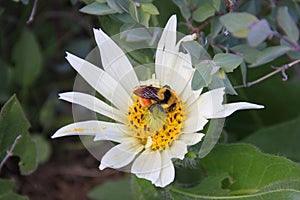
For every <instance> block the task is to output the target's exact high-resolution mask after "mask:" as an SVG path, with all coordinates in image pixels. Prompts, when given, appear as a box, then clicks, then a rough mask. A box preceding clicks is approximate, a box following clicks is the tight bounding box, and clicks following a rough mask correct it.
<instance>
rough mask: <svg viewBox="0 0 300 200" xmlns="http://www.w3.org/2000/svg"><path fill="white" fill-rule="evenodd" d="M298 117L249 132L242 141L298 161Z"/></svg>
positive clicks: (299, 154)
mask: <svg viewBox="0 0 300 200" xmlns="http://www.w3.org/2000/svg"><path fill="white" fill-rule="evenodd" d="M299 124H300V118H296V119H294V120H291V121H287V122H284V123H281V124H276V125H274V126H270V127H267V128H263V129H260V130H259V131H257V132H255V133H253V134H251V135H250V136H249V137H247V138H245V139H244V140H243V141H244V142H249V143H251V144H254V145H255V146H257V147H259V148H260V149H261V150H262V151H264V152H267V153H272V154H276V155H283V156H287V157H289V158H291V159H293V160H296V161H300V148H299V141H300V134H299V133H300V126H299Z"/></svg>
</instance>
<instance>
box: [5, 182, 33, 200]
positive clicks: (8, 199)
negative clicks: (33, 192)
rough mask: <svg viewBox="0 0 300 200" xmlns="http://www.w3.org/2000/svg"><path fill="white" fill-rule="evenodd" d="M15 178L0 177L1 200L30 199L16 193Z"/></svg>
mask: <svg viewBox="0 0 300 200" xmlns="http://www.w3.org/2000/svg"><path fill="white" fill-rule="evenodd" d="M14 186H15V182H14V181H13V180H6V179H0V200H28V198H27V197H25V196H21V195H18V194H16V193H15V192H14V191H13V190H14Z"/></svg>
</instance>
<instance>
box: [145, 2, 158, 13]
mask: <svg viewBox="0 0 300 200" xmlns="http://www.w3.org/2000/svg"><path fill="white" fill-rule="evenodd" d="M141 8H142V10H143V11H144V12H146V13H149V14H150V15H158V14H159V12H158V10H157V8H156V7H155V5H153V4H152V3H143V4H142V5H141Z"/></svg>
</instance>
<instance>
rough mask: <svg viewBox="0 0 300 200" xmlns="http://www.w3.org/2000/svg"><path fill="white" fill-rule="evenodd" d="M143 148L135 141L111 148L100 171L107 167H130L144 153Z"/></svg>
mask: <svg viewBox="0 0 300 200" xmlns="http://www.w3.org/2000/svg"><path fill="white" fill-rule="evenodd" d="M142 149H143V146H142V145H141V144H138V143H136V141H135V140H131V141H129V142H124V143H121V144H119V145H116V146H115V147H113V148H111V149H110V150H109V151H108V152H107V153H106V154H105V155H104V156H103V157H102V159H101V164H100V167H99V168H100V170H103V169H105V168H106V167H109V168H114V169H118V168H121V167H124V166H126V165H128V164H129V163H130V162H131V161H132V160H133V159H134V158H135V156H136V155H137V154H138V153H139V152H140V151H142Z"/></svg>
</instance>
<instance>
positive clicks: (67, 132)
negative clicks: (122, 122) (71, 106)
mask: <svg viewBox="0 0 300 200" xmlns="http://www.w3.org/2000/svg"><path fill="white" fill-rule="evenodd" d="M106 123H107V122H102V121H97V120H90V121H82V122H75V123H72V124H68V125H66V126H64V127H62V128H60V129H59V130H57V131H56V132H55V133H54V135H52V137H51V138H57V137H63V136H71V135H96V134H98V133H99V132H101V130H103V129H106V128H107V126H106V125H107V124H106Z"/></svg>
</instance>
